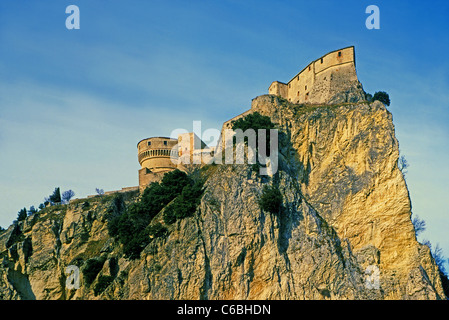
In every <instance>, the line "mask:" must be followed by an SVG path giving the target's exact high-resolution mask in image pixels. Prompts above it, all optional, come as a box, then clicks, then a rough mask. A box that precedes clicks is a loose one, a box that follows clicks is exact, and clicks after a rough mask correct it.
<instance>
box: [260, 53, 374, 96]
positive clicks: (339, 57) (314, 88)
mask: <svg viewBox="0 0 449 320" xmlns="http://www.w3.org/2000/svg"><path fill="white" fill-rule="evenodd" d="M268 93H269V94H273V95H276V96H281V97H283V98H285V99H287V100H288V101H289V102H292V103H318V104H334V103H342V102H356V101H359V100H361V99H362V100H363V99H365V93H364V92H363V89H362V85H361V84H360V82H359V80H358V79H357V73H356V69H355V49H354V47H353V46H351V47H347V48H343V49H339V50H335V51H332V52H329V53H327V54H325V55H324V56H322V57H321V58H318V59H317V60H315V61H312V62H311V63H309V64H308V65H307V66H306V67H305V68H304V69H302V70H301V71H300V72H299V73H298V74H297V75H295V76H294V77H293V78H292V79H291V80H290V81H289V82H287V83H283V82H280V81H274V82H273V83H271V85H270V87H269V88H268Z"/></svg>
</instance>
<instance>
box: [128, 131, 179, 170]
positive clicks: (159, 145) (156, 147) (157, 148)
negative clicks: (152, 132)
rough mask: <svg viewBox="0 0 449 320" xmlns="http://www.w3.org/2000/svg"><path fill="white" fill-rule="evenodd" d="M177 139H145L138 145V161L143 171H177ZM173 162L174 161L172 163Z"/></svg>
mask: <svg viewBox="0 0 449 320" xmlns="http://www.w3.org/2000/svg"><path fill="white" fill-rule="evenodd" d="M177 144H178V140H177V139H172V138H168V137H153V138H148V139H143V140H141V141H140V142H139V143H138V144H137V152H138V160H139V164H140V166H141V167H142V169H145V168H146V169H148V170H149V171H151V172H162V171H170V170H174V169H176V165H177V163H176V159H177V158H178V151H177V148H175V146H176V145H177ZM172 160H173V161H172Z"/></svg>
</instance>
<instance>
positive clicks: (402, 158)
mask: <svg viewBox="0 0 449 320" xmlns="http://www.w3.org/2000/svg"><path fill="white" fill-rule="evenodd" d="M409 166H410V165H409V164H408V161H407V159H405V156H404V155H402V156H400V157H399V159H398V168H399V170H401V172H402V173H403V174H406V173H407V172H408V171H407V168H408V167H409Z"/></svg>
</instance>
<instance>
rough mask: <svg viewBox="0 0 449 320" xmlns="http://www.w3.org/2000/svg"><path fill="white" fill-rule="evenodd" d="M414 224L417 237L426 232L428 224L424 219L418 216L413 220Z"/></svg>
mask: <svg viewBox="0 0 449 320" xmlns="http://www.w3.org/2000/svg"><path fill="white" fill-rule="evenodd" d="M412 223H413V226H414V227H415V234H416V236H418V235H419V234H420V233H421V232H423V231H425V230H426V222H425V221H424V220H423V219H420V218H419V216H418V215H417V216H416V217H414V218H413V220H412Z"/></svg>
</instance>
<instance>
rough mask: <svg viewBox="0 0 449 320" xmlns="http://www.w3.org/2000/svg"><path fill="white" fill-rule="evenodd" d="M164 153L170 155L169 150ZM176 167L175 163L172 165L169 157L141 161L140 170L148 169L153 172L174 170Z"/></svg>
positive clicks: (155, 157)
mask: <svg viewBox="0 0 449 320" xmlns="http://www.w3.org/2000/svg"><path fill="white" fill-rule="evenodd" d="M164 151H165V152H167V154H170V153H169V152H170V150H168V149H167V150H164ZM176 159H177V157H176ZM176 165H177V163H176V161H175V163H173V161H172V158H171V157H170V156H169V155H165V156H154V157H149V158H146V159H144V160H143V161H142V168H148V169H150V170H151V171H153V172H158V171H161V170H167V169H176Z"/></svg>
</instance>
